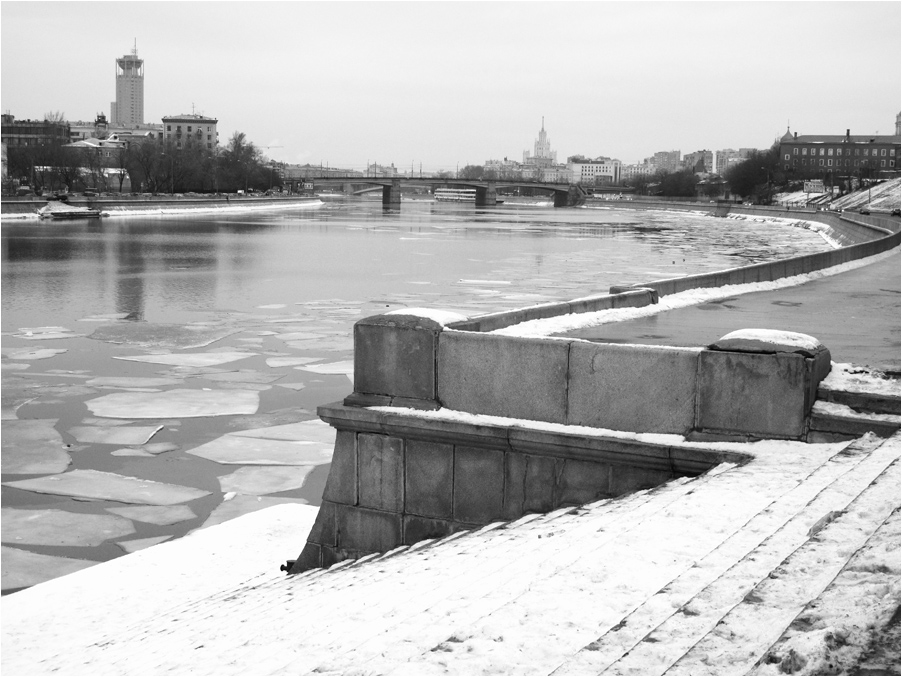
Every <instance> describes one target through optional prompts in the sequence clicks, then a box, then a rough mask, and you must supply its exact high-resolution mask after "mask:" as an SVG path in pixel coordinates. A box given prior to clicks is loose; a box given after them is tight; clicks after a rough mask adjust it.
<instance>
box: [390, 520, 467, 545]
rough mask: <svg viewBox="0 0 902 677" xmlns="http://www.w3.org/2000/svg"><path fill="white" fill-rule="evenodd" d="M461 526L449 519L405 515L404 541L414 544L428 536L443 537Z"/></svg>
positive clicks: (407, 543)
mask: <svg viewBox="0 0 902 677" xmlns="http://www.w3.org/2000/svg"><path fill="white" fill-rule="evenodd" d="M460 528H461V527H460V526H459V525H457V524H455V523H454V522H451V521H449V520H437V519H432V518H429V517H419V516H417V515H405V516H404V538H403V542H404V544H405V545H413V544H414V543H417V542H419V541H423V540H426V539H427V538H443V537H444V536H449V535H450V534H453V533H454V532H455V531H459V530H460Z"/></svg>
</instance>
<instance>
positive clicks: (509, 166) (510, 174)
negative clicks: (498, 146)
mask: <svg viewBox="0 0 902 677" xmlns="http://www.w3.org/2000/svg"><path fill="white" fill-rule="evenodd" d="M483 170H484V176H485V177H486V178H491V179H519V178H520V177H521V171H520V163H519V162H517V161H515V160H508V159H507V158H504V159H503V160H486V161H485V165H483Z"/></svg>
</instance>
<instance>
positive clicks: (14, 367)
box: [0, 362, 31, 371]
mask: <svg viewBox="0 0 902 677" xmlns="http://www.w3.org/2000/svg"><path fill="white" fill-rule="evenodd" d="M30 366H31V365H30V364H19V363H17V362H3V363H2V364H0V369H2V370H3V371H25V370H26V369H28V368H29V367H30Z"/></svg>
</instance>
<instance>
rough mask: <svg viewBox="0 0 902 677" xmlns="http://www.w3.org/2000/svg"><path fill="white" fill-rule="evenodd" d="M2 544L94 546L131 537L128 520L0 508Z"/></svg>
mask: <svg viewBox="0 0 902 677" xmlns="http://www.w3.org/2000/svg"><path fill="white" fill-rule="evenodd" d="M0 519H2V522H3V542H4V543H9V544H16V545H57V546H85V547H90V546H97V545H100V544H101V543H103V542H104V541H108V540H110V539H111V538H121V537H123V536H129V535H130V534H133V533H135V527H134V525H132V523H131V520H128V519H125V518H124V517H119V516H117V515H90V514H83V513H75V512H67V511H66V510H54V509H51V510H20V509H17V508H3V511H2V518H0Z"/></svg>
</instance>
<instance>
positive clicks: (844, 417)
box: [809, 401, 902, 439]
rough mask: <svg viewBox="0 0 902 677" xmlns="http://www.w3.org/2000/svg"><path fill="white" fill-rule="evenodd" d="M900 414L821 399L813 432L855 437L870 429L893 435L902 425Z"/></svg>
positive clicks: (812, 417) (811, 423) (811, 417)
mask: <svg viewBox="0 0 902 677" xmlns="http://www.w3.org/2000/svg"><path fill="white" fill-rule="evenodd" d="M900 421H902V417H900V416H899V415H898V414H874V413H870V412H867V411H865V412H861V411H856V410H855V409H852V408H851V407H849V406H847V405H845V404H839V403H836V402H821V401H817V402H815V403H814V406H813V407H812V408H811V414H810V415H809V430H810V432H809V435H810V436H812V437H816V436H819V435H820V436H824V437H826V438H827V439H853V438H855V437H858V436H859V435H864V434H867V433H869V432H872V433H876V434H877V435H880V436H881V437H890V436H891V435H893V434H894V433H896V432H897V431H898V430H899V428H900Z"/></svg>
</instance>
